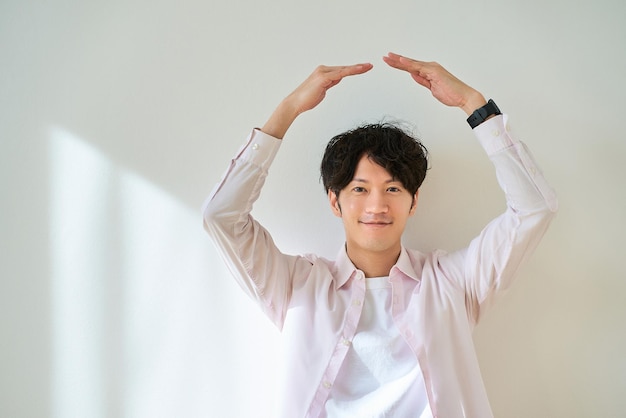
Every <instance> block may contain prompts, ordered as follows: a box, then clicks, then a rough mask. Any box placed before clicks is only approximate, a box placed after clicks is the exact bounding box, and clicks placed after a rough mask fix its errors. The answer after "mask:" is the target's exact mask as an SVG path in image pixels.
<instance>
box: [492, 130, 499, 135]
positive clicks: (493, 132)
mask: <svg viewBox="0 0 626 418" xmlns="http://www.w3.org/2000/svg"><path fill="white" fill-rule="evenodd" d="M491 135H493V136H500V130H499V129H494V130H493V131H491Z"/></svg>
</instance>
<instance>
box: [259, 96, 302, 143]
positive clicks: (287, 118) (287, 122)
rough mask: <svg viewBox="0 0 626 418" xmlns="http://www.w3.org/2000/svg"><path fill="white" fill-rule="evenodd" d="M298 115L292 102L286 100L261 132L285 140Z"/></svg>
mask: <svg viewBox="0 0 626 418" xmlns="http://www.w3.org/2000/svg"><path fill="white" fill-rule="evenodd" d="M298 114H299V113H298V111H297V110H296V108H295V107H294V105H293V104H292V102H291V100H289V98H285V99H284V100H283V101H282V102H281V103H280V104H279V105H278V107H277V108H276V109H275V110H274V112H273V113H272V115H271V116H270V117H269V119H268V120H267V122H265V124H264V125H263V127H262V128H261V131H262V132H264V133H266V134H268V135H270V136H273V137H274V138H278V139H283V138H284V137H285V134H286V133H287V130H288V129H289V127H290V126H291V124H292V123H293V122H294V121H295V120H296V118H297V117H298Z"/></svg>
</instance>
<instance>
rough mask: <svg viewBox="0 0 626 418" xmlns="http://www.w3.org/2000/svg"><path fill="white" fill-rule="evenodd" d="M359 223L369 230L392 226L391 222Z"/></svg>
mask: <svg viewBox="0 0 626 418" xmlns="http://www.w3.org/2000/svg"><path fill="white" fill-rule="evenodd" d="M359 223H360V224H361V225H364V226H366V227H368V228H384V227H386V226H389V225H391V222H382V221H376V222H363V221H359Z"/></svg>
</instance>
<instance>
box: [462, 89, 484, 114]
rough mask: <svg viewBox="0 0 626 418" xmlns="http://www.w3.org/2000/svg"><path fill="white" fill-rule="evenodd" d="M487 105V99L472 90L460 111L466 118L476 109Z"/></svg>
mask: <svg viewBox="0 0 626 418" xmlns="http://www.w3.org/2000/svg"><path fill="white" fill-rule="evenodd" d="M486 104H487V99H485V96H483V95H482V94H481V93H480V92H479V91H476V90H474V91H473V92H472V93H471V94H470V95H469V96H468V98H467V100H465V103H464V104H463V106H461V109H462V110H463V111H464V112H465V114H466V115H467V116H471V115H472V113H474V111H476V109H479V108H481V107H483V106H484V105H486Z"/></svg>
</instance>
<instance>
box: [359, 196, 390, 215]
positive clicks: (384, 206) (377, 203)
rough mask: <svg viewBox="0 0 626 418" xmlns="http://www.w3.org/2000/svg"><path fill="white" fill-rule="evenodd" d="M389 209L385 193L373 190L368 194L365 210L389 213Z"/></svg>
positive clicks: (375, 212) (374, 212)
mask: <svg viewBox="0 0 626 418" xmlns="http://www.w3.org/2000/svg"><path fill="white" fill-rule="evenodd" d="M388 210H389V205H388V203H387V199H386V198H385V196H384V194H383V193H381V192H377V191H372V192H371V193H370V194H369V195H368V196H367V204H366V206H365V211H366V212H367V213H373V214H377V213H387V211H388Z"/></svg>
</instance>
